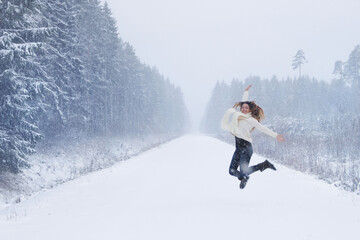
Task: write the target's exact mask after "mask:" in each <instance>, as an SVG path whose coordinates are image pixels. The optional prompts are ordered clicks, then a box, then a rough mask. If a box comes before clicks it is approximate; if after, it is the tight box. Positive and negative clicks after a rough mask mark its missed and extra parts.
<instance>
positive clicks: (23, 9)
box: [0, 0, 56, 173]
mask: <svg viewBox="0 0 360 240" xmlns="http://www.w3.org/2000/svg"><path fill="white" fill-rule="evenodd" d="M39 5H40V2H39V1H36V0H34V1H6V2H5V3H4V5H3V8H2V9H1V12H0V15H1V16H2V17H3V19H4V20H2V21H1V23H0V56H1V57H0V84H1V87H0V92H1V94H0V119H1V123H0V129H1V139H0V149H1V151H0V166H1V169H2V170H6V171H11V172H15V173H16V172H18V171H19V169H20V167H21V166H24V165H27V164H26V160H25V156H26V155H27V154H31V153H33V152H34V151H35V150H34V147H35V145H36V143H37V142H38V141H39V140H40V139H41V134H40V133H39V130H38V125H37V123H38V120H39V119H38V117H39V113H42V112H45V111H47V110H48V109H49V106H50V105H56V92H54V91H56V89H55V88H54V86H53V85H52V84H51V79H50V77H49V76H48V75H47V74H46V72H44V71H43V69H42V66H41V64H40V63H39V62H37V61H36V58H37V56H38V55H42V54H44V52H46V50H45V48H44V47H43V45H44V39H45V38H46V37H48V35H49V33H50V32H51V31H52V29H50V28H38V27H37V25H36V22H35V21H33V18H34V17H38V16H39V11H38V8H39Z"/></svg>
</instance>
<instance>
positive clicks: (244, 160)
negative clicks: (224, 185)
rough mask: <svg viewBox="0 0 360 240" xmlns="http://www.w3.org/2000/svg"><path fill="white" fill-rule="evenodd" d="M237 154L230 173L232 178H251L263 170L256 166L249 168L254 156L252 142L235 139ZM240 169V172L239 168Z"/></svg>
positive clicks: (233, 158)
mask: <svg viewBox="0 0 360 240" xmlns="http://www.w3.org/2000/svg"><path fill="white" fill-rule="evenodd" d="M235 146H236V149H235V152H234V155H233V157H232V160H231V163H230V168H229V173H230V175H232V176H235V177H237V178H238V179H240V180H241V179H242V178H243V177H244V176H249V175H250V174H252V173H254V172H256V171H258V170H260V169H261V165H260V164H258V165H255V166H252V167H249V163H250V159H251V156H252V154H253V149H252V145H251V143H250V142H248V141H246V140H244V139H241V138H237V137H235ZM239 167H240V171H239V170H238V168H239Z"/></svg>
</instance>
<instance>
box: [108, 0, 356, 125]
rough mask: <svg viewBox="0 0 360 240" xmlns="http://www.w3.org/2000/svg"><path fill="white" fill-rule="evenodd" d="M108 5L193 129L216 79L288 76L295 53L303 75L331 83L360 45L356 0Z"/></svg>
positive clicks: (142, 0) (129, 0)
mask: <svg viewBox="0 0 360 240" xmlns="http://www.w3.org/2000/svg"><path fill="white" fill-rule="evenodd" d="M107 2H108V4H109V6H110V8H111V10H112V13H113V16H114V17H115V19H116V20H117V25H118V31H119V35H120V37H121V38H122V39H123V40H124V41H127V42H129V43H130V44H131V45H132V46H133V47H134V48H135V50H136V54H137V56H138V57H139V58H140V59H141V61H142V62H144V63H146V64H148V65H151V66H156V67H157V68H158V70H159V72H160V73H161V74H163V75H164V76H165V77H168V78H169V79H170V81H171V82H173V83H174V84H175V85H178V86H180V87H181V88H182V91H183V93H184V97H185V102H186V104H187V107H188V109H189V112H190V115H191V117H192V120H193V125H194V126H195V127H197V126H198V124H199V122H200V119H201V118H202V114H203V113H204V111H205V108H206V103H207V102H208V100H209V98H210V94H211V90H212V88H213V87H214V85H215V83H216V81H218V80H220V81H222V80H224V81H226V82H230V81H231V80H232V79H233V78H239V79H244V78H246V77H248V76H249V75H257V76H260V77H262V78H271V77H272V76H273V75H275V76H277V77H278V78H279V79H283V78H286V77H288V76H289V77H294V76H296V75H297V71H294V70H293V69H292V66H291V64H292V58H293V56H295V54H296V52H297V50H298V49H302V50H303V51H304V52H305V57H306V58H307V60H308V63H306V64H304V65H303V67H302V73H303V74H304V75H309V76H310V77H315V78H317V79H319V80H325V81H330V80H331V79H332V77H333V76H332V71H333V67H334V63H335V61H336V60H342V61H346V60H347V58H348V56H349V54H350V52H351V51H352V50H353V49H354V47H355V45H357V44H360V28H359V24H360V14H359V9H360V1H357V0H341V1H340V0H339V1H334V0H318V1H316V0H303V1H290V0H275V1H271V0H252V1H243V0H215V1H214V0H213V1H211V0H181V1H171V0H151V1H147V0H107ZM254 87H256V86H254ZM241 96H242V93H239V98H241ZM250 99H251V97H250Z"/></svg>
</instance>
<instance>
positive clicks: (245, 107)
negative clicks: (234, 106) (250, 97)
mask: <svg viewBox="0 0 360 240" xmlns="http://www.w3.org/2000/svg"><path fill="white" fill-rule="evenodd" d="M241 112H242V113H243V114H247V113H249V112H250V107H249V105H248V104H246V103H244V104H243V105H242V106H241Z"/></svg>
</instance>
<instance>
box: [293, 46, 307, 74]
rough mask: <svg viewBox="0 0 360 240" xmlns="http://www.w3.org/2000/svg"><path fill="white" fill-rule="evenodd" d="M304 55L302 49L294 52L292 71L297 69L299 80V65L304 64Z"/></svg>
mask: <svg viewBox="0 0 360 240" xmlns="http://www.w3.org/2000/svg"><path fill="white" fill-rule="evenodd" d="M306 62H307V60H306V58H305V53H304V51H303V50H302V49H299V50H298V51H297V52H296V55H295V56H294V57H293V62H292V67H293V69H294V70H295V69H299V78H301V65H303V64H304V63H306Z"/></svg>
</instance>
